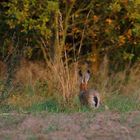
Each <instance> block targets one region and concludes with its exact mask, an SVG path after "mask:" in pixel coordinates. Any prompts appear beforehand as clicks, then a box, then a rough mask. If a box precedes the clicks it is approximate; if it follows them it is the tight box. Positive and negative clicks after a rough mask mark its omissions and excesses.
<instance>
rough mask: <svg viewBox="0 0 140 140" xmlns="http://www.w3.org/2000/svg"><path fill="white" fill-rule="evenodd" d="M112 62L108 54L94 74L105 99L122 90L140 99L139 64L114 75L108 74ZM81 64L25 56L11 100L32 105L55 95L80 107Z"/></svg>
mask: <svg viewBox="0 0 140 140" xmlns="http://www.w3.org/2000/svg"><path fill="white" fill-rule="evenodd" d="M108 65H109V63H108V59H107V57H105V58H104V61H103V63H102V65H101V67H100V71H99V73H98V75H97V76H94V77H92V79H91V80H90V85H89V87H95V88H96V89H97V90H98V91H99V92H100V94H101V99H102V102H103V103H106V100H108V99H109V98H111V97H112V96H114V95H115V96H116V95H120V94H121V95H124V96H132V97H136V96H137V99H138V100H140V88H139V85H140V80H139V79H140V72H139V65H138V64H137V65H135V66H134V67H132V68H131V69H129V70H128V69H127V70H126V71H122V72H118V73H112V74H111V75H109V74H108V73H109V68H108ZM78 67H79V65H78V63H74V64H71V65H68V64H67V63H64V62H63V61H62V60H56V61H54V62H50V61H48V62H47V64H45V63H43V62H30V61H27V60H22V61H21V66H20V67H19V69H18V70H17V73H16V75H15V81H14V84H15V91H14V93H13V94H12V96H11V97H10V98H9V99H8V103H9V104H12V105H15V106H21V107H29V106H32V104H35V103H38V102H42V101H45V100H48V99H53V100H54V101H57V102H58V103H59V104H61V105H62V106H67V107H68V106H69V107H71V108H74V107H76V106H77V105H76V104H75V102H74V99H75V97H76V96H77V95H78V93H79V80H78ZM128 71H129V74H127V73H128Z"/></svg>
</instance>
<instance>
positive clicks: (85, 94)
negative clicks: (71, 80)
mask: <svg viewBox="0 0 140 140" xmlns="http://www.w3.org/2000/svg"><path fill="white" fill-rule="evenodd" d="M79 76H80V93H79V100H80V103H81V105H85V106H89V107H91V108H98V107H99V106H100V95H99V92H98V91H97V90H95V89H94V88H91V89H88V81H89V79H90V71H89V70H87V71H86V72H85V73H84V74H82V71H81V70H80V71H79Z"/></svg>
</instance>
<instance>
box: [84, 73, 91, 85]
mask: <svg viewBox="0 0 140 140" xmlns="http://www.w3.org/2000/svg"><path fill="white" fill-rule="evenodd" d="M89 79H90V71H89V70H87V72H86V74H85V82H86V83H87V82H88V80H89Z"/></svg>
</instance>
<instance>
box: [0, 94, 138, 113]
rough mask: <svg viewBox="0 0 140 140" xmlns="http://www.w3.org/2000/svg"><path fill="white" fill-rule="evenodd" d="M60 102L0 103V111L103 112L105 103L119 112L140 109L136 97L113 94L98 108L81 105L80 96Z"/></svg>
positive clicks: (50, 100) (110, 108)
mask: <svg viewBox="0 0 140 140" xmlns="http://www.w3.org/2000/svg"><path fill="white" fill-rule="evenodd" d="M62 103H63V102H60V101H59V102H58V101H57V100H53V99H48V100H47V101H44V102H40V103H36V104H32V105H31V106H30V107H28V108H21V107H12V106H9V105H0V113H2V112H11V111H13V110H16V111H19V112H21V111H25V112H31V113H32V112H41V111H46V112H52V113H60V112H63V113H73V112H91V111H92V112H103V111H105V105H106V106H108V108H109V110H111V111H117V112H129V111H134V110H140V104H139V102H138V101H137V98H136V97H134V96H133V97H130V96H123V95H112V96H110V97H107V98H106V100H105V103H104V104H103V105H101V106H100V107H99V108H98V109H90V108H88V107H86V106H80V103H79V99H78V97H75V98H74V99H73V100H72V101H71V102H70V103H68V104H67V103H65V104H64V103H63V104H62Z"/></svg>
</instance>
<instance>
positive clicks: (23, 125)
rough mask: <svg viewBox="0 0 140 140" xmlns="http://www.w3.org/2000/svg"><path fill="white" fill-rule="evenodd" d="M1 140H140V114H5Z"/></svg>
mask: <svg viewBox="0 0 140 140" xmlns="http://www.w3.org/2000/svg"><path fill="white" fill-rule="evenodd" d="M0 120H1V121H0V140H140V112H139V111H134V112H129V113H117V112H111V111H104V112H98V113H97V112H96V113H94V112H89V113H69V114H66V113H47V112H41V113H31V114H23V113H22V114H21V113H7V114H6V113H3V114H0Z"/></svg>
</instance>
